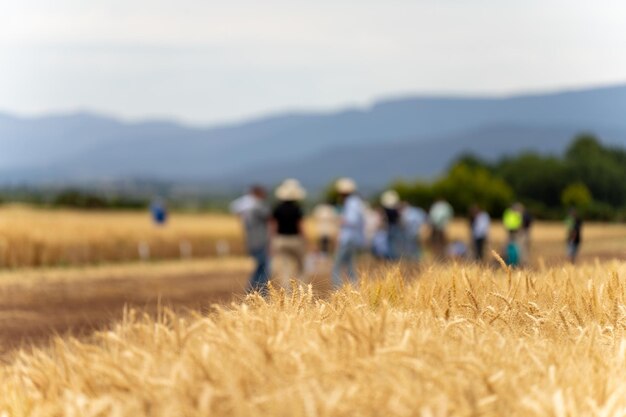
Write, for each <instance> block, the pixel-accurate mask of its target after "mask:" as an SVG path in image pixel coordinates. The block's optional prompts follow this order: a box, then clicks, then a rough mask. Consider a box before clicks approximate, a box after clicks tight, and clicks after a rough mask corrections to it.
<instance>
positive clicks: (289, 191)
mask: <svg viewBox="0 0 626 417" xmlns="http://www.w3.org/2000/svg"><path fill="white" fill-rule="evenodd" d="M276 198H278V199H279V200H281V201H300V200H304V199H305V198H306V190H305V189H304V188H303V187H302V185H300V182H299V181H298V180H296V179H293V178H289V179H286V180H285V181H283V183H282V184H280V185H279V186H278V188H277V189H276Z"/></svg>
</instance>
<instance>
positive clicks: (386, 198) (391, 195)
mask: <svg viewBox="0 0 626 417" xmlns="http://www.w3.org/2000/svg"><path fill="white" fill-rule="evenodd" d="M399 202H400V196H399V195H398V193H397V192H395V191H394V190H387V191H385V192H384V193H383V195H382V196H381V197H380V204H382V205H383V207H385V208H389V209H390V208H395V207H396V206H397V205H398V203H399Z"/></svg>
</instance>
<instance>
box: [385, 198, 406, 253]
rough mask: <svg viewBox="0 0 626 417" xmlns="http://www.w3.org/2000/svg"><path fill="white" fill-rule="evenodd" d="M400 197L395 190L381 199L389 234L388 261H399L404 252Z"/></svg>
mask: <svg viewBox="0 0 626 417" xmlns="http://www.w3.org/2000/svg"><path fill="white" fill-rule="evenodd" d="M399 203H400V196H398V193H397V192H396V191H395V190H387V191H385V192H384V193H383V194H382V196H381V197H380V204H381V205H382V207H383V219H384V221H385V228H386V232H387V254H386V255H387V259H390V260H397V259H398V258H399V257H400V253H401V251H402V228H401V225H400V209H399Z"/></svg>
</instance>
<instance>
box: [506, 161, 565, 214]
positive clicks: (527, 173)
mask: <svg viewBox="0 0 626 417" xmlns="http://www.w3.org/2000/svg"><path fill="white" fill-rule="evenodd" d="M496 173H497V174H499V175H500V176H501V177H502V178H503V179H504V180H505V181H506V182H507V184H509V185H510V186H511V187H512V188H513V191H514V192H515V194H516V195H517V196H518V198H520V199H521V200H522V201H525V202H537V203H541V204H542V205H545V206H549V207H559V206H560V204H561V201H560V200H559V197H560V195H561V190H563V188H565V187H566V186H567V184H569V183H570V182H571V181H570V178H569V176H568V170H567V167H566V166H565V164H564V163H563V162H562V161H561V160H559V159H558V158H555V157H545V156H540V155H537V154H534V153H525V154H522V155H520V156H518V157H515V158H505V159H503V160H502V161H500V162H499V163H498V165H497V169H496Z"/></svg>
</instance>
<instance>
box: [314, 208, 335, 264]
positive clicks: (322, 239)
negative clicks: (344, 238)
mask: <svg viewBox="0 0 626 417" xmlns="http://www.w3.org/2000/svg"><path fill="white" fill-rule="evenodd" d="M313 219H314V220H315V227H316V229H317V240H318V250H319V253H320V255H322V256H324V257H327V256H329V255H330V253H331V243H332V241H333V239H334V238H335V235H336V234H337V222H338V219H337V211H336V210H335V207H333V206H331V205H330V204H318V205H317V206H316V207H315V209H314V210H313Z"/></svg>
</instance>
